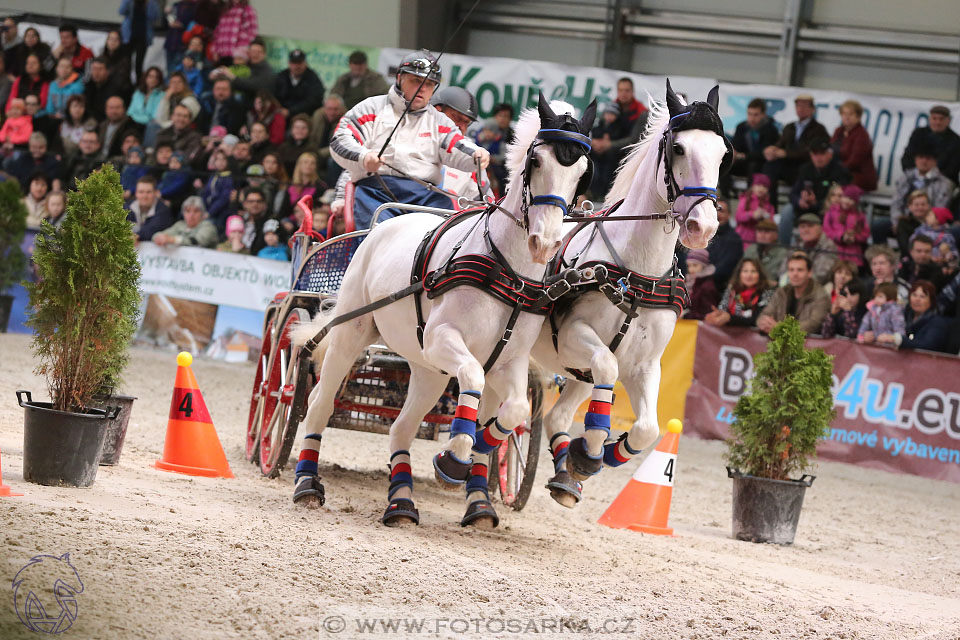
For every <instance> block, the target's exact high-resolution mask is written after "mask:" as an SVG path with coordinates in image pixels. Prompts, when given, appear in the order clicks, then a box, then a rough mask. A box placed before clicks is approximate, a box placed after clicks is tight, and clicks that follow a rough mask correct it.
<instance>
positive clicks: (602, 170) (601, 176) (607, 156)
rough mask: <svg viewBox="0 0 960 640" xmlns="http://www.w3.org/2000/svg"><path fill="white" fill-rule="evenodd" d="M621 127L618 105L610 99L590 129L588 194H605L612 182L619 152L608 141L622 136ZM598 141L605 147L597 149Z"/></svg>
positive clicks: (618, 161) (595, 196)
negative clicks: (597, 120) (590, 161)
mask: <svg viewBox="0 0 960 640" xmlns="http://www.w3.org/2000/svg"><path fill="white" fill-rule="evenodd" d="M623 127H624V123H623V122H622V121H621V120H620V105H619V104H618V103H617V101H616V100H611V101H610V102H608V103H607V104H605V105H604V107H603V112H602V113H601V114H600V121H599V122H598V123H597V125H596V126H595V127H593V129H592V130H591V131H590V138H591V139H592V141H593V145H594V146H593V147H591V150H590V157H591V158H593V181H592V182H591V183H590V194H589V195H590V196H591V197H593V198H602V197H603V196H605V195H606V193H607V191H609V190H610V185H611V184H612V183H613V174H614V173H615V172H616V170H617V165H618V164H619V163H620V152H619V150H615V149H613V148H612V147H611V146H610V144H609V142H610V141H611V140H617V139H619V138H622V137H623V136H624V131H623ZM627 133H629V132H627ZM598 141H601V145H600V147H601V148H604V147H605V150H604V151H598V150H597V147H596V144H597V142H598Z"/></svg>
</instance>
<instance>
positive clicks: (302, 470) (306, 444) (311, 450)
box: [296, 433, 323, 481]
mask: <svg viewBox="0 0 960 640" xmlns="http://www.w3.org/2000/svg"><path fill="white" fill-rule="evenodd" d="M322 437H323V436H321V435H320V434H319V433H311V434H307V435H306V436H304V438H303V447H302V448H301V449H300V459H299V460H298V461H297V472H296V473H297V480H298V481H299V480H300V478H301V477H302V476H317V475H318V468H317V460H318V459H319V457H320V440H321V438H322Z"/></svg>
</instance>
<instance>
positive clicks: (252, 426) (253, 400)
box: [246, 317, 276, 464]
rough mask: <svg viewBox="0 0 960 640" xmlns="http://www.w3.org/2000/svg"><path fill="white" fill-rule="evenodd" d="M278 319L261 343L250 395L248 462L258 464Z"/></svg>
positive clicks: (270, 326) (271, 322)
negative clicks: (263, 403) (263, 402)
mask: <svg viewBox="0 0 960 640" xmlns="http://www.w3.org/2000/svg"><path fill="white" fill-rule="evenodd" d="M275 320H276V317H273V318H270V321H269V322H268V323H267V328H266V330H265V331H264V332H263V342H261V343H260V355H259V357H258V358H257V373H256V375H255V377H254V379H253V391H252V392H251V393H250V415H249V416H248V418H247V440H246V456H247V460H248V461H250V462H252V463H254V464H258V463H259V460H260V410H261V399H262V398H263V390H264V389H263V381H264V379H265V378H266V377H267V365H268V364H269V362H270V347H271V346H272V345H273V324H274V321H275Z"/></svg>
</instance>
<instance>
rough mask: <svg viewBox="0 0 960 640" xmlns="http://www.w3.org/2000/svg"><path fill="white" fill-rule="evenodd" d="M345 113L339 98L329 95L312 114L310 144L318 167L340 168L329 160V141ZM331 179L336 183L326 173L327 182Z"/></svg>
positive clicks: (334, 178)
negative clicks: (314, 148)
mask: <svg viewBox="0 0 960 640" xmlns="http://www.w3.org/2000/svg"><path fill="white" fill-rule="evenodd" d="M346 112H347V110H346V107H345V105H344V102H343V100H342V99H341V98H340V96H338V95H336V94H330V95H329V96H328V97H327V99H326V100H324V101H323V107H321V108H320V109H317V110H316V112H314V114H313V119H312V120H311V122H310V125H311V126H310V129H311V133H310V143H311V144H313V146H314V147H316V149H317V158H319V160H320V166H321V167H326V168H327V169H328V170H329V169H330V168H333V167H337V168H339V166H340V165H338V164H337V163H336V162H333V161H331V160H330V139H331V138H332V137H333V131H334V129H336V128H337V124H339V122H340V118H342V117H343V114H345V113H346ZM270 139H271V141H272V140H273V136H271V138H270ZM281 142H282V140H281ZM331 165H333V167H331ZM336 174H337V177H339V175H340V172H339V171H337V172H336ZM331 178H333V180H334V182H336V177H334V176H331V175H330V174H329V173H327V182H330V180H331Z"/></svg>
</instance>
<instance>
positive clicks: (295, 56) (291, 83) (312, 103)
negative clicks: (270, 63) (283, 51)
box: [273, 49, 326, 121]
mask: <svg viewBox="0 0 960 640" xmlns="http://www.w3.org/2000/svg"><path fill="white" fill-rule="evenodd" d="M287 60H288V64H287V68H286V69H284V70H283V71H281V72H280V73H278V74H277V81H276V85H275V86H274V91H273V95H275V96H276V98H277V100H279V101H280V104H282V105H283V110H284V112H283V115H285V116H286V117H287V120H288V121H289V120H290V119H291V118H292V117H293V116H295V115H299V114H301V113H304V114H306V115H307V117H308V118H309V117H310V116H312V115H313V112H314V111H316V110H317V109H319V108H320V105H322V104H323V96H324V92H325V91H326V89H325V88H324V86H323V82H322V81H321V80H320V76H318V75H317V72H316V71H314V70H313V69H311V68H310V67H308V66H307V54H305V53H304V52H303V49H294V50H293V51H291V52H290V55H289V56H288V57H287Z"/></svg>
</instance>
